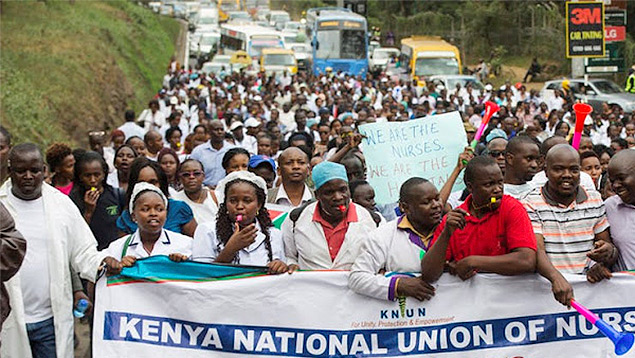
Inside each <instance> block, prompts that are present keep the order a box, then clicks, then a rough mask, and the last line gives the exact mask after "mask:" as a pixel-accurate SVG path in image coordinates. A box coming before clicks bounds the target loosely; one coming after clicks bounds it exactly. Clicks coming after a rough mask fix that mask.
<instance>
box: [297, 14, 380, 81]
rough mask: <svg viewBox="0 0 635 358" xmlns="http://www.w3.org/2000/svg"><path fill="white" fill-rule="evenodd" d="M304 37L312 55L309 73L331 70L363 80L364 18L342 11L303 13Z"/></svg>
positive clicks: (364, 60)
mask: <svg viewBox="0 0 635 358" xmlns="http://www.w3.org/2000/svg"><path fill="white" fill-rule="evenodd" d="M307 25H308V26H307V34H308V35H309V38H310V39H311V47H312V51H313V66H312V70H313V73H316V74H320V73H324V72H326V69H327V68H331V70H332V71H333V72H338V71H343V72H345V73H348V74H350V75H354V76H358V75H359V76H362V77H363V78H366V72H367V70H368V57H367V53H368V52H367V51H368V50H367V48H368V36H367V30H368V27H367V23H366V18H365V17H363V16H361V15H358V14H355V13H354V12H352V11H351V10H348V9H343V8H332V7H329V8H313V9H309V10H308V11H307Z"/></svg>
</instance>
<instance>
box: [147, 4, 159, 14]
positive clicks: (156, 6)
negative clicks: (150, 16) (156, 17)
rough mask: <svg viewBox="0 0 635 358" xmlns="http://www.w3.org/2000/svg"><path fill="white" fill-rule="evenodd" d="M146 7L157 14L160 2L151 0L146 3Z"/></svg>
mask: <svg viewBox="0 0 635 358" xmlns="http://www.w3.org/2000/svg"><path fill="white" fill-rule="evenodd" d="M148 7H149V8H150V10H152V11H153V12H156V13H157V14H158V13H159V11H160V10H161V2H160V1H151V2H149V3H148Z"/></svg>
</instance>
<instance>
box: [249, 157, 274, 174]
mask: <svg viewBox="0 0 635 358" xmlns="http://www.w3.org/2000/svg"><path fill="white" fill-rule="evenodd" d="M263 163H265V164H269V165H270V166H271V170H273V171H274V172H275V171H276V162H275V161H274V160H273V159H272V158H270V157H268V156H266V155H252V156H251V157H249V168H256V167H258V166H259V165H261V164H263Z"/></svg>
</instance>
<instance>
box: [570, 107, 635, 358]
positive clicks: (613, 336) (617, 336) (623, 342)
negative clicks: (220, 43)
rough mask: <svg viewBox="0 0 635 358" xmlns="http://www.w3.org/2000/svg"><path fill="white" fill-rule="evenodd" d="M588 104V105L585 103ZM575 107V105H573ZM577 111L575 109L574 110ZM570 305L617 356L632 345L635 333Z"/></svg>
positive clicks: (575, 304) (575, 303) (582, 308)
mask: <svg viewBox="0 0 635 358" xmlns="http://www.w3.org/2000/svg"><path fill="white" fill-rule="evenodd" d="M587 106H588V105H587ZM574 107H575V106H574ZM589 107H590V106H589ZM576 112H577V111H576ZM571 306H572V307H573V308H575V310H576V311H578V312H579V313H580V314H581V315H582V316H584V318H586V320H587V321H589V322H591V323H593V325H595V326H596V327H597V328H598V329H599V330H600V332H602V334H604V335H605V336H607V337H608V338H609V339H610V340H611V341H613V344H614V345H615V354H617V355H618V356H621V355H624V354H625V353H626V352H628V351H629V350H630V349H631V348H632V347H633V342H634V341H635V335H633V334H632V333H620V332H618V331H616V330H615V328H613V327H611V325H610V324H608V323H606V321H605V320H603V319H601V318H600V317H598V315H596V314H595V313H593V312H591V311H590V310H589V309H588V308H586V307H584V306H582V305H581V304H579V303H578V302H576V300H571Z"/></svg>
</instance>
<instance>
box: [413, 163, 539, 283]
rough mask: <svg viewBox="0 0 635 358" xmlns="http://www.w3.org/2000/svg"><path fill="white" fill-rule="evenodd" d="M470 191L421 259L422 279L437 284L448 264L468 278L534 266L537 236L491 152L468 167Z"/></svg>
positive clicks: (526, 270)
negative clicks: (509, 192)
mask: <svg viewBox="0 0 635 358" xmlns="http://www.w3.org/2000/svg"><path fill="white" fill-rule="evenodd" d="M464 180H465V185H466V186H467V189H468V190H469V191H470V193H471V194H470V195H469V196H468V197H467V199H466V200H465V202H464V203H463V204H462V205H460V206H459V207H458V208H456V209H455V210H453V211H451V212H449V213H448V214H447V215H446V216H445V217H444V218H443V220H442V221H441V224H440V225H439V227H438V228H437V230H436V232H435V235H434V236H435V237H434V240H435V241H434V243H433V245H432V247H431V248H430V249H429V250H428V252H427V253H426V255H425V256H424V257H423V259H422V260H421V270H422V271H421V272H422V278H423V280H425V281H427V282H434V281H436V280H437V279H439V277H440V276H441V273H442V272H443V267H444V265H445V263H446V261H447V262H448V266H449V269H450V273H451V274H453V275H458V276H459V277H460V278H461V279H463V280H467V279H469V278H471V277H472V276H474V275H475V274H476V273H477V272H479V271H481V272H491V273H497V274H501V275H518V274H524V273H529V272H534V271H535V270H536V239H535V236H534V233H533V229H532V226H531V222H530V221H529V217H528V216H527V212H526V211H525V209H524V207H523V205H522V204H521V203H520V202H519V201H517V200H516V199H514V198H512V197H511V196H508V195H503V174H502V172H501V170H500V168H499V167H498V165H497V164H496V162H495V161H494V160H493V159H492V158H490V157H487V156H480V157H476V158H474V159H472V160H471V161H470V162H469V163H468V165H467V167H466V169H465V177H464Z"/></svg>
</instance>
